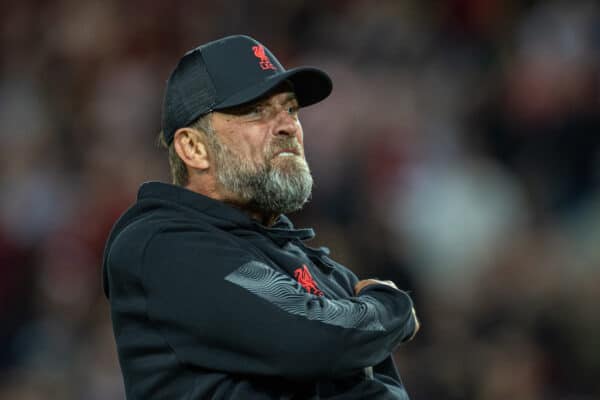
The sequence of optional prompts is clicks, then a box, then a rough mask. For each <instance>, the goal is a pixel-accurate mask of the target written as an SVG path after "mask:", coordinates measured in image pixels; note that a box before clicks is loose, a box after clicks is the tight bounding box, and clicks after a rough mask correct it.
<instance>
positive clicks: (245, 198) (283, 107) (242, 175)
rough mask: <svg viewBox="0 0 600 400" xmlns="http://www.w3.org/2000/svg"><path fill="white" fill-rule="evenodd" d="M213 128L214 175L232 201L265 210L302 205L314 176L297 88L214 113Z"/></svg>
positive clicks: (273, 211) (280, 210)
mask: <svg viewBox="0 0 600 400" xmlns="http://www.w3.org/2000/svg"><path fill="white" fill-rule="evenodd" d="M212 127H213V130H214V131H215V133H216V137H215V139H216V140H212V143H210V147H211V148H212V153H213V163H214V165H215V175H216V177H217V181H218V183H219V184H220V185H221V187H222V189H224V191H225V192H226V193H227V194H229V195H232V196H233V199H231V200H233V201H234V202H239V203H241V204H244V205H246V206H249V207H250V208H253V209H255V210H256V211H260V212H262V213H266V214H279V213H288V212H292V211H296V210H299V209H300V208H302V206H303V205H304V204H305V203H306V201H307V200H308V198H309V197H310V193H311V190H312V182H313V181H312V176H311V174H310V169H309V167H308V164H307V163H306V159H305V157H304V148H303V133H302V126H301V125H300V121H299V119H298V102H297V101H296V99H295V96H294V94H293V93H292V92H289V91H286V92H277V93H275V94H273V95H270V96H268V97H266V98H264V99H261V100H259V101H257V102H253V103H251V104H248V105H244V106H240V107H236V108H234V109H229V110H226V111H224V112H215V113H214V114H213V118H212Z"/></svg>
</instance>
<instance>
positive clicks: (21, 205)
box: [0, 0, 600, 400]
mask: <svg viewBox="0 0 600 400" xmlns="http://www.w3.org/2000/svg"><path fill="white" fill-rule="evenodd" d="M599 5H600V4H599V3H597V2H595V1H552V0H550V1H516V0H512V1H510V0H504V1H503V0H446V1H418V0H407V1H377V2H373V1H366V0H349V1H343V0H321V1H318V2H317V1H300V0H287V1H285V2H283V1H275V0H255V1H234V0H221V1H219V2H210V1H194V2H188V1H182V0H173V1H169V2H164V1H158V0H157V1H141V0H139V1H135V0H132V1H117V0H105V1H102V2H98V1H84V0H56V1H44V0H38V1H34V0H18V1H16V0H5V1H3V2H2V4H1V5H0V51H1V56H0V122H1V124H2V129H1V130H0V141H1V145H0V184H1V196H0V399H2V400H4V399H15V400H37V399H66V400H70V399H85V400H88V399H91V400H105V399H106V400H108V399H123V398H124V394H123V384H122V380H121V376H120V370H119V367H118V363H117V359H116V354H115V349H114V339H113V336H112V330H111V329H112V328H111V323H110V318H109V309H108V305H107V301H106V300H105V298H104V297H103V295H102V292H101V286H100V285H101V281H100V274H101V273H100V266H101V255H102V250H103V246H104V241H105V239H106V237H107V235H108V232H109V230H110V227H111V226H112V224H113V223H114V221H115V220H116V218H117V217H118V215H119V214H120V213H122V212H123V211H124V210H125V209H126V207H127V206H128V205H129V204H130V203H132V202H133V201H134V199H135V195H136V191H137V188H138V186H139V185H140V184H141V183H142V182H144V181H148V180H162V181H169V176H168V165H167V161H166V155H165V154H163V153H162V152H161V151H159V150H158V149H157V148H156V146H155V138H156V135H157V133H158V131H159V130H160V106H161V101H162V93H163V89H164V84H165V82H166V79H167V77H168V74H169V72H170V71H171V69H172V68H173V67H174V65H175V63H176V62H177V60H178V59H179V57H180V56H181V55H182V54H183V53H184V52H185V51H186V50H188V49H190V48H192V47H195V46H197V45H199V44H201V43H203V42H206V41H209V40H213V39H216V38H218V37H221V36H225V35H228V34H233V33H247V34H250V35H252V36H254V37H256V38H257V39H259V40H260V41H262V42H263V43H265V44H266V45H267V46H268V47H269V48H270V49H271V50H272V51H273V52H274V53H275V54H276V55H277V56H278V58H279V59H280V61H282V63H283V64H284V65H286V66H288V67H292V66H296V65H299V64H308V65H316V66H319V67H321V68H323V69H325V70H327V71H328V72H329V73H330V74H331V76H332V77H333V80H334V92H333V94H332V96H331V97H330V98H328V99H327V100H326V101H324V102H322V103H320V104H318V105H316V106H313V107H309V108H307V109H304V110H303V111H302V112H301V118H302V122H303V125H304V130H305V142H306V143H305V144H306V148H307V150H306V151H307V156H308V159H309V163H310V165H311V168H312V171H313V174H314V177H315V182H316V186H315V191H314V195H313V199H312V201H311V203H310V204H309V206H308V207H307V209H306V210H304V211H302V212H301V213H298V214H296V215H294V216H292V218H293V219H294V221H295V222H296V224H297V225H299V226H312V227H314V228H315V229H316V232H317V238H316V239H315V242H314V244H315V245H327V246H328V247H330V248H331V249H332V252H333V256H334V258H336V259H337V260H339V261H341V262H343V263H345V264H346V265H347V266H348V267H350V268H351V269H352V270H354V271H355V272H356V273H357V274H358V275H359V276H361V277H363V278H366V277H374V276H376V277H379V278H385V279H392V280H394V281H396V283H397V284H398V286H399V287H402V288H404V289H407V290H409V291H410V292H411V294H412V296H413V298H414V300H415V303H416V308H417V310H418V313H419V315H420V318H421V320H422V329H421V332H420V334H419V335H418V337H417V338H416V339H415V340H414V341H413V342H411V343H409V344H407V345H403V346H401V347H400V348H399V349H398V350H397V352H396V353H395V356H396V360H397V362H398V366H399V369H400V372H401V375H402V377H403V380H404V383H405V385H406V386H407V388H408V391H409V393H410V394H411V396H412V399H413V400H431V399H450V400H454V399H457V400H458V399H482V400H488V399H517V400H521V399H524V400H528V399H550V400H552V399H569V400H575V399H577V400H585V399H599V398H600V379H599V377H600V312H598V306H599V304H600V190H599V183H600V135H599V133H600V132H599V128H600V7H599Z"/></svg>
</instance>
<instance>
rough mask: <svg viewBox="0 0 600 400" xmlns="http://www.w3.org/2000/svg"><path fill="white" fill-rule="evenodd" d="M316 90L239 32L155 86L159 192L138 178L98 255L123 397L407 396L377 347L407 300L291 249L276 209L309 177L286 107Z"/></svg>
mask: <svg viewBox="0 0 600 400" xmlns="http://www.w3.org/2000/svg"><path fill="white" fill-rule="evenodd" d="M330 92H331V81H330V79H329V77H328V76H327V75H326V74H325V73H324V72H322V71H320V70H318V69H315V68H308V67H302V68H295V69H291V70H287V71H286V70H285V69H284V68H283V67H282V66H281V64H280V63H279V61H278V60H277V59H276V58H275V57H274V56H273V54H272V53H271V52H270V51H269V50H268V49H267V48H265V47H264V46H263V45H262V44H260V43H259V42H257V41H256V40H254V39H252V38H250V37H247V36H230V37H226V38H223V39H220V40H217V41H214V42H210V43H208V44H205V45H203V46H200V47H198V48H196V49H193V50H191V51H190V52H188V53H186V54H185V55H184V57H183V58H182V59H181V60H180V61H179V63H178V65H177V66H176V68H175V70H174V71H173V72H172V74H171V76H170V78H169V81H168V83H167V89H166V93H165V99H164V105H163V131H162V132H161V135H162V140H163V142H164V143H165V145H166V146H167V147H168V148H169V161H170V164H171V172H172V175H173V181H174V185H168V184H164V183H158V182H151V183H146V184H144V185H142V187H141V188H140V191H139V194H138V199H137V202H136V203H135V204H134V205H133V206H132V207H131V208H130V209H129V210H128V211H127V212H126V213H125V214H124V215H123V216H122V217H121V218H120V219H119V221H117V223H116V224H115V226H114V228H113V230H112V232H111V234H110V237H109V239H108V242H107V245H106V250H105V254H104V288H105V293H106V296H107V297H108V298H109V300H110V304H111V315H112V320H113V327H114V334H115V338H116V342H117V349H118V354H119V361H120V364H121V369H122V372H123V377H124V381H125V388H126V392H127V397H128V398H129V399H291V398H294V399H406V398H408V396H407V395H406V392H405V390H404V388H403V386H402V383H401V381H400V377H399V376H398V373H397V372H396V368H395V365H394V362H393V360H392V357H391V353H392V351H393V350H394V348H395V347H396V346H397V345H398V344H399V343H400V342H402V341H406V340H408V339H410V338H412V337H413V336H414V334H415V333H416V332H417V330H418V327H419V324H418V322H417V319H416V316H415V312H414V309H413V307H412V302H411V300H410V298H409V297H408V295H407V294H406V293H404V292H402V291H400V290H398V289H397V288H396V286H395V285H394V284H393V283H392V282H389V281H378V280H374V279H367V280H362V281H359V280H358V278H357V277H356V276H355V275H354V274H353V273H352V272H350V271H349V270H348V269H346V268H345V267H343V266H342V265H340V264H338V263H336V262H335V261H333V260H332V259H330V258H329V257H328V252H327V251H326V250H325V249H323V248H321V249H314V248H311V247H308V246H307V245H305V244H304V240H307V239H310V238H312V237H313V236H314V233H313V231H312V229H295V228H294V227H293V226H292V224H291V222H290V220H289V219H288V218H287V217H285V216H284V215H283V214H284V213H289V212H293V211H296V210H298V209H300V208H301V207H302V206H303V204H304V203H305V202H306V201H307V199H308V198H309V196H310V193H311V188H312V178H311V174H310V171H309V168H308V165H307V163H306V160H305V158H304V149H303V132H302V127H301V125H300V121H299V119H298V109H299V108H300V107H304V106H308V105H310V104H314V103H316V102H318V101H321V100H323V99H324V98H325V97H327V96H328V95H329V93H330Z"/></svg>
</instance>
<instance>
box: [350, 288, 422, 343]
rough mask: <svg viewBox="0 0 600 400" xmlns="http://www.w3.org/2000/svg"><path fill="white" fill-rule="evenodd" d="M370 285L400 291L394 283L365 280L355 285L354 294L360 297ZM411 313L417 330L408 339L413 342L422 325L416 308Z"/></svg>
mask: <svg viewBox="0 0 600 400" xmlns="http://www.w3.org/2000/svg"><path fill="white" fill-rule="evenodd" d="M369 285H387V286H389V287H393V288H394V289H398V287H397V286H396V284H395V283H394V282H392V281H380V280H378V279H363V280H362V281H358V282H357V283H356V285H354V293H355V294H356V295H358V293H359V292H360V291H361V290H362V289H364V288H366V287H367V286H369ZM411 313H412V316H413V318H414V319H415V330H414V331H413V333H412V335H411V336H410V338H408V340H412V339H413V338H414V337H415V336H416V335H417V332H419V329H421V323H420V322H419V319H418V318H417V312H416V311H415V308H414V307H413V308H412V310H411Z"/></svg>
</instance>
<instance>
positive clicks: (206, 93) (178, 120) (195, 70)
mask: <svg viewBox="0 0 600 400" xmlns="http://www.w3.org/2000/svg"><path fill="white" fill-rule="evenodd" d="M215 95H216V94H215V88H214V85H213V83H212V79H211V77H210V75H209V73H208V70H207V69H206V64H205V63H204V60H203V58H202V54H201V52H200V51H199V50H198V49H195V50H193V51H191V52H189V53H188V54H186V55H185V56H184V57H183V58H182V59H181V61H180V62H179V64H178V65H177V67H176V68H175V70H174V71H173V73H172V74H171V77H170V78H169V82H168V83H167V93H166V95H165V103H164V105H163V130H164V135H165V141H166V142H167V143H170V142H171V141H172V140H173V136H174V134H175V131H176V130H177V129H179V128H182V127H184V126H187V125H189V124H190V123H192V122H193V121H195V120H196V119H198V118H199V117H200V116H201V115H202V114H206V113H207V112H209V111H210V110H211V108H212V106H213V105H214V103H215Z"/></svg>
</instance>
